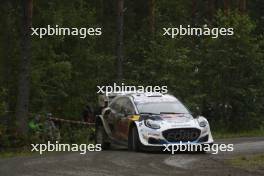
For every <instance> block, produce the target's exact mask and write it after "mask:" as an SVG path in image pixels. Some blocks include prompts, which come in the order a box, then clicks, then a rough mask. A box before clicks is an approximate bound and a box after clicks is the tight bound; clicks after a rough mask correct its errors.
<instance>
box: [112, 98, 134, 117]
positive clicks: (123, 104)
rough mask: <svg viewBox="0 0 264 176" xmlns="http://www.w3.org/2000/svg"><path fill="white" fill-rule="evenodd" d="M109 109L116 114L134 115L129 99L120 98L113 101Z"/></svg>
mask: <svg viewBox="0 0 264 176" xmlns="http://www.w3.org/2000/svg"><path fill="white" fill-rule="evenodd" d="M110 108H111V109H113V110H114V111H115V112H116V113H125V112H126V113H128V114H135V110H134V106H133V104H132V102H131V101H130V99H129V98H127V97H122V98H118V99H117V100H115V102H113V103H112V104H111V105H110Z"/></svg>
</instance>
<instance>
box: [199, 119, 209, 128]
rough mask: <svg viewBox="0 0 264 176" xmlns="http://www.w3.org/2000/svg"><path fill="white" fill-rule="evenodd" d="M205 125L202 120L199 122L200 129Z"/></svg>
mask: <svg viewBox="0 0 264 176" xmlns="http://www.w3.org/2000/svg"><path fill="white" fill-rule="evenodd" d="M206 125H207V122H206V121H204V120H203V121H200V122H199V126H200V127H206Z"/></svg>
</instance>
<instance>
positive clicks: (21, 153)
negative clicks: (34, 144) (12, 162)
mask: <svg viewBox="0 0 264 176" xmlns="http://www.w3.org/2000/svg"><path fill="white" fill-rule="evenodd" d="M32 154H33V152H31V151H23V150H21V151H19V150H17V151H3V152H0V158H12V157H17V156H31V155H32Z"/></svg>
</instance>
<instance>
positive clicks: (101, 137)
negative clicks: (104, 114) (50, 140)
mask: <svg viewBox="0 0 264 176" xmlns="http://www.w3.org/2000/svg"><path fill="white" fill-rule="evenodd" d="M95 142H96V144H101V147H102V149H103V150H106V149H109V148H110V142H108V137H107V134H106V132H105V130H104V127H103V126H102V125H98V126H97V127H96V130H95Z"/></svg>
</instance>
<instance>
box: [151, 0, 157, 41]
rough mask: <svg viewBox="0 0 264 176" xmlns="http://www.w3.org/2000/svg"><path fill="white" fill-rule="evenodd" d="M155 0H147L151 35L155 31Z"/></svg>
mask: <svg viewBox="0 0 264 176" xmlns="http://www.w3.org/2000/svg"><path fill="white" fill-rule="evenodd" d="M155 4H156V3H155V0H149V28H150V33H151V35H152V36H153V35H154V33H155Z"/></svg>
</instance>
